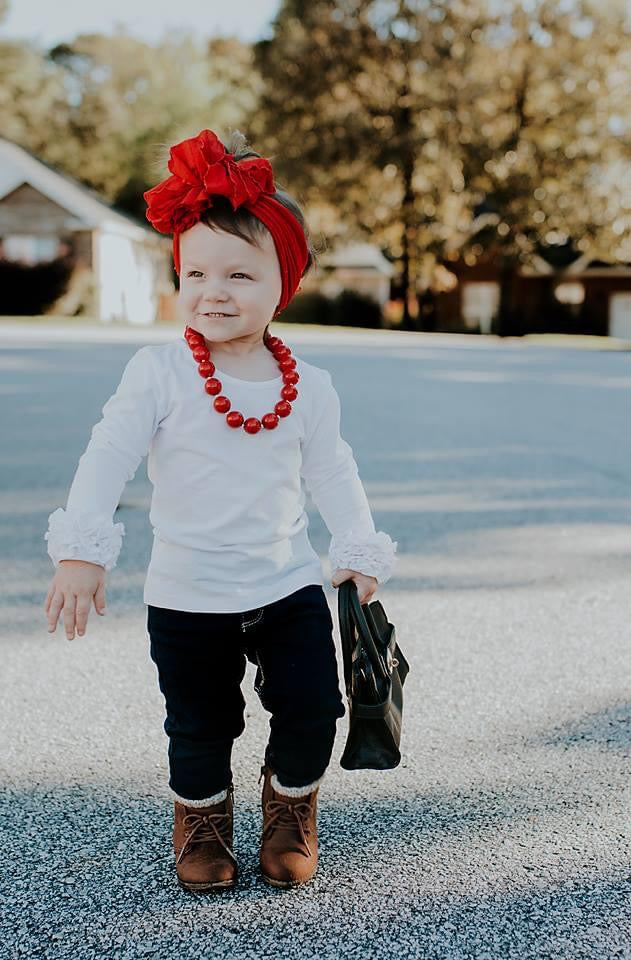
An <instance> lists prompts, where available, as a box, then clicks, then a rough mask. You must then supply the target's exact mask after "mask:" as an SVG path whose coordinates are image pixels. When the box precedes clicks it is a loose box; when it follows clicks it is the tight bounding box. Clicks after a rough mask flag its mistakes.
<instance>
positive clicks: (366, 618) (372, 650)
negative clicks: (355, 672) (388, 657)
mask: <svg viewBox="0 0 631 960" xmlns="http://www.w3.org/2000/svg"><path fill="white" fill-rule="evenodd" d="M338 590H339V591H340V625H344V627H345V629H346V630H347V631H348V632H349V633H352V631H351V630H350V629H349V624H348V619H349V614H350V615H351V618H352V620H354V622H355V627H356V628H357V632H358V633H359V635H360V639H361V641H362V643H363V645H364V647H365V649H366V652H367V653H368V656H369V657H370V661H371V663H372V665H373V667H374V669H375V670H376V671H377V673H378V674H379V675H380V676H381V677H382V679H384V680H389V678H390V674H389V672H388V668H387V666H386V664H385V663H384V661H383V657H382V656H381V654H380V653H379V651H378V650H377V647H376V646H375V641H374V639H373V634H372V632H371V628H372V630H373V631H374V634H375V636H379V631H378V630H377V626H376V624H375V621H374V618H373V615H372V612H371V610H370V607H369V605H368V604H367V603H365V604H361V603H360V602H359V596H358V594H357V586H356V584H355V583H354V581H353V580H345V581H344V582H343V583H341V584H340V585H339V587H338ZM369 624H370V626H369Z"/></svg>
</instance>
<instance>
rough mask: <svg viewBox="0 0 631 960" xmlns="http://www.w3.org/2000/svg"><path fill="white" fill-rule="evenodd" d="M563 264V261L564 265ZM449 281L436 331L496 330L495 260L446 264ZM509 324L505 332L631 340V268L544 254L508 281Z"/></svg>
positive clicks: (436, 307) (438, 297)
mask: <svg viewBox="0 0 631 960" xmlns="http://www.w3.org/2000/svg"><path fill="white" fill-rule="evenodd" d="M564 260H565V262H563V261H564ZM442 269H443V271H444V274H445V275H448V276H449V279H450V282H445V283H444V284H443V287H442V290H441V291H440V292H437V293H435V294H434V296H433V298H432V299H433V311H432V312H433V317H432V329H434V330H442V331H460V332H480V333H489V332H491V331H494V330H495V325H496V317H497V311H498V306H499V299H500V282H501V273H500V267H499V264H498V263H497V262H496V261H494V260H493V259H489V258H484V257H480V258H479V259H478V260H477V261H476V263H474V264H471V263H469V264H468V263H466V262H465V259H458V260H455V261H451V262H445V263H444V264H443V267H442ZM507 288H508V298H507V299H508V307H509V321H508V327H507V328H506V329H504V330H503V331H502V332H504V333H509V334H517V335H520V334H524V333H559V332H561V333H575V334H592V335H597V336H612V337H619V338H622V339H627V340H631V264H613V263H603V262H601V261H594V260H591V259H590V258H589V257H588V256H586V255H578V254H572V253H571V252H569V251H568V252H567V253H566V255H565V256H560V254H559V253H558V252H557V254H556V255H555V253H554V252H553V251H551V250H550V251H545V252H542V253H540V254H539V255H537V256H535V257H533V258H532V261H531V263H530V264H529V265H520V266H518V267H517V268H516V269H515V270H514V271H513V272H512V274H511V275H510V277H509V278H508V280H507Z"/></svg>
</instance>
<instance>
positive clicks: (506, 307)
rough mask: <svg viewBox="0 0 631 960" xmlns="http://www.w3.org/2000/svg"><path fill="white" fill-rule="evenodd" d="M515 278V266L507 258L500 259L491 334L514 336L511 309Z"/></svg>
mask: <svg viewBox="0 0 631 960" xmlns="http://www.w3.org/2000/svg"><path fill="white" fill-rule="evenodd" d="M514 276H515V264H514V262H513V260H512V259H511V258H509V257H502V259H501V262H500V277H499V283H500V297H499V305H498V308H497V317H496V319H495V324H494V327H495V329H494V330H493V333H496V334H497V335H498V336H500V337H508V336H511V335H514V333H515V331H514V330H513V326H514V323H513V320H514V317H513V309H512V290H513V278H514Z"/></svg>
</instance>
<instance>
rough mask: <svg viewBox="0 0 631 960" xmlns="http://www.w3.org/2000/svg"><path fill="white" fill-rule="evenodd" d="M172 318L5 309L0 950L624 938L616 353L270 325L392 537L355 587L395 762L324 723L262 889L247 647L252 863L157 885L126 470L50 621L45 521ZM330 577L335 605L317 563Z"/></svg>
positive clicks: (625, 372)
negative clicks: (368, 588) (97, 542)
mask: <svg viewBox="0 0 631 960" xmlns="http://www.w3.org/2000/svg"><path fill="white" fill-rule="evenodd" d="M279 327H280V325H279ZM64 331H65V332H64ZM172 335H173V333H172V332H171V331H165V330H159V331H155V330H147V331H131V332H129V331H125V332H123V333H120V334H119V332H117V331H116V330H113V331H112V332H111V333H110V334H108V333H107V332H104V331H102V330H96V331H92V332H90V331H89V330H88V331H84V332H83V333H82V332H81V331H77V330H73V331H72V332H71V333H68V328H57V327H53V326H50V327H48V328H41V329H40V328H36V329H35V328H34V329H27V328H25V327H22V326H20V325H5V326H4V327H3V326H2V325H1V324H0V368H1V379H0V403H1V405H2V415H1V417H0V438H1V445H0V462H1V471H0V519H1V530H0V538H1V546H2V549H1V554H0V561H1V563H2V579H1V581H0V584H1V585H0V596H1V600H2V609H3V616H2V623H3V628H2V632H1V643H2V671H1V676H2V695H1V697H0V731H1V732H0V777H1V785H2V793H1V796H0V830H1V831H2V850H3V858H2V863H3V866H2V871H1V875H0V944H2V946H1V947H0V956H2V958H4V957H7V958H22V957H26V958H40V957H42V958H43V957H46V958H54V960H62V958H63V960H66V958H68V960H92V958H95V960H96V958H99V960H102V958H116V960H135V958H144V957H152V958H156V960H167V958H177V960H200V958H204V960H206V958H207V960H224V958H225V960H228V958H229V960H248V958H257V960H267V958H270V960H271V958H274V960H294V958H295V960H311V958H313V960H316V958H317V960H355V958H362V960H364V958H370V960H372V958H397V960H399V958H400V960H452V958H453V960H465V958H475V960H513V958H515V960H516V958H519V960H522V958H523V960H529V958H548V957H550V958H564V960H565V958H567V960H583V958H590V960H596V958H597V960H610V958H626V957H631V946H630V944H631V909H630V897H629V893H630V890H631V888H630V885H629V880H628V877H629V863H630V852H631V827H630V809H631V804H630V802H629V801H630V798H631V792H630V790H629V770H630V765H629V745H630V741H631V734H630V726H629V717H630V713H631V695H630V688H629V677H630V667H631V657H630V643H629V634H630V628H629V623H630V622H631V591H630V589H629V584H630V580H631V564H630V561H631V448H630V442H629V424H630V422H631V352H630V351H624V350H609V349H602V350H601V349H598V348H597V346H596V347H594V346H593V345H592V347H591V348H589V349H574V348H572V347H568V346H558V345H557V346H551V345H546V344H543V343H532V342H528V341H518V340H511V341H507V342H502V341H498V340H495V339H488V340H487V339H485V338H480V337H454V338H450V337H446V336H443V337H440V336H439V337H433V336H424V335H422V334H401V335H398V334H396V333H394V332H392V333H388V332H381V331H375V332H370V331H366V332H362V331H353V330H349V331H343V330H342V331H320V330H317V329H308V328H295V329H293V330H292V329H289V328H287V329H285V328H283V329H282V333H281V335H282V336H283V337H284V339H286V341H287V342H288V343H289V344H290V346H292V347H293V349H294V350H295V352H296V353H297V354H298V356H301V357H302V358H304V359H305V360H307V361H309V362H312V363H315V364H316V365H318V366H323V367H326V368H327V369H328V370H330V372H331V375H332V378H333V382H334V384H335V386H336V388H337V390H338V392H339V394H340V397H341V401H342V433H343V435H344V437H345V438H346V439H347V440H348V442H349V443H350V444H351V446H352V448H353V450H354V453H355V457H356V460H357V463H358V466H359V471H360V476H361V478H362V480H363V482H364V486H365V489H366V492H367V494H368V497H369V500H370V503H371V506H372V509H373V515H374V518H375V523H376V525H377V529H378V530H380V529H382V530H385V531H386V532H388V533H389V534H390V536H391V537H392V538H393V539H394V540H397V541H398V545H399V546H398V567H397V571H396V573H395V575H394V577H393V578H392V580H391V581H390V582H389V583H387V584H385V585H383V586H382V587H380V588H379V590H378V592H377V594H376V596H375V599H379V600H381V602H382V603H383V605H384V607H385V609H386V612H387V613H388V616H389V618H390V620H391V621H392V622H393V623H394V624H395V626H396V628H397V635H398V638H399V642H400V644H401V646H402V648H403V650H404V652H405V654H406V656H407V658H408V660H409V661H410V666H411V672H410V675H409V677H408V680H407V682H406V686H405V709H404V731H403V742H402V753H403V759H402V762H401V765H400V766H399V767H398V768H396V769H395V770H391V771H386V772H377V771H354V772H348V771H345V770H342V768H341V767H340V765H339V758H340V756H341V754H342V750H343V747H344V741H345V738H346V731H347V718H346V717H345V718H344V719H343V720H342V721H341V722H340V724H339V727H338V737H337V740H336V745H335V751H334V755H333V761H332V763H331V766H330V767H329V770H328V771H327V775H326V778H325V781H324V783H323V785H322V788H321V790H320V801H319V803H320V814H319V830H320V868H319V871H318V874H317V876H316V878H315V879H314V881H312V882H311V883H310V884H308V885H306V886H304V887H303V888H299V889H297V890H294V891H288V892H287V891H281V890H275V889H272V888H270V887H268V886H267V885H265V884H264V883H263V881H262V880H261V878H260V877H259V875H258V870H257V855H258V840H259V830H260V820H261V814H260V793H259V791H260V787H259V785H258V783H257V779H258V773H259V766H260V763H261V761H262V755H263V749H264V746H265V742H266V737H267V729H268V719H269V715H268V714H267V713H265V711H264V710H263V708H262V706H261V704H260V703H259V701H258V699H257V697H256V694H255V693H254V691H253V689H252V681H253V677H254V667H253V666H252V665H248V671H247V673H246V678H245V681H244V684H243V689H244V695H245V697H246V700H247V726H246V730H245V732H244V734H243V736H242V737H241V738H240V739H239V740H238V741H237V744H236V746H235V751H234V773H235V788H236V796H235V803H236V807H235V810H236V816H235V836H236V853H237V856H238V858H239V861H240V864H241V882H240V885H239V886H238V887H237V888H236V889H235V890H234V891H229V892H225V893H223V894H215V895H210V896H209V895H201V894H190V893H187V892H185V891H183V890H181V889H180V888H179V887H178V886H177V884H176V879H175V869H174V864H173V855H172V852H171V827H172V805H171V801H170V799H169V797H168V792H167V786H166V784H167V752H166V750H167V738H166V735H165V734H164V732H163V729H162V722H163V701H162V696H161V694H160V692H159V690H158V687H157V680H156V675H155V668H154V665H153V663H152V662H151V661H150V658H149V654H148V638H147V634H146V629H145V608H144V606H143V602H142V585H143V580H144V572H145V569H146V564H147V562H148V559H149V553H150V549H151V529H150V526H149V521H148V516H147V511H148V504H149V497H150V485H149V483H148V480H147V477H146V467H145V465H144V463H143V464H142V465H141V467H140V469H139V470H138V473H137V475H136V477H135V479H134V480H133V481H132V482H131V483H129V484H128V486H127V487H126V489H125V492H124V495H123V499H122V502H121V506H120V508H119V511H118V513H117V519H119V520H122V521H123V522H124V524H125V527H126V531H127V535H126V537H125V542H124V546H123V551H122V554H121V557H120V560H119V564H118V566H117V567H116V568H115V570H113V571H112V572H111V573H110V574H109V576H108V613H107V616H106V617H104V618H98V617H95V616H94V612H93V613H92V615H91V618H90V621H89V624H88V630H87V634H86V636H85V637H83V638H77V639H75V640H74V641H72V642H68V641H67V640H66V639H65V635H64V632H63V629H62V628H61V627H59V628H58V630H57V633H56V634H55V635H49V634H48V633H47V630H46V623H45V618H44V614H43V610H42V604H43V600H44V597H45V594H46V591H47V588H48V584H49V582H50V579H51V577H52V573H53V567H52V564H51V562H50V560H49V558H48V556H47V554H46V544H45V542H44V539H43V536H44V532H45V530H46V520H47V516H48V514H49V513H51V512H52V511H53V510H54V509H56V508H57V507H58V506H63V505H64V504H65V498H66V495H67V491H68V487H69V484H70V481H71V479H72V475H73V473H74V470H75V468H76V464H77V460H78V458H79V456H80V454H81V453H82V452H83V449H84V448H85V445H86V443H87V441H88V439H89V434H90V429H91V427H92V425H93V424H94V423H95V422H96V421H97V420H98V419H99V417H100V411H101V408H102V406H103V404H104V403H105V401H106V400H107V398H108V397H109V396H110V394H111V393H112V392H113V390H114V389H115V387H116V384H117V382H118V379H119V377H120V374H121V371H122V369H123V366H124V364H125V362H126V361H127V360H128V359H129V357H130V356H131V355H132V353H133V352H134V351H135V350H136V349H137V348H138V346H139V345H140V343H142V342H160V341H161V340H164V339H168V337H169V336H172ZM309 507H310V510H309V516H310V527H309V530H310V535H311V539H312V542H313V544H314V547H315V548H316V550H317V552H318V553H319V554H320V556H321V557H322V561H323V566H324V570H325V573H327V575H328V574H329V572H330V571H329V569H328V560H327V558H326V552H327V548H328V541H329V536H328V532H327V530H326V527H325V526H324V523H323V521H322V519H321V518H320V517H319V515H318V514H317V511H316V510H315V508H314V507H313V505H312V504H311V503H310V504H309ZM326 592H327V598H328V600H329V603H330V605H331V610H332V612H333V613H334V621H335V622H336V624H337V593H336V591H335V590H334V589H333V588H332V587H331V586H330V580H327V587H326ZM336 639H337V640H338V642H339V637H336Z"/></svg>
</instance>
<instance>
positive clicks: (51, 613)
mask: <svg viewBox="0 0 631 960" xmlns="http://www.w3.org/2000/svg"><path fill="white" fill-rule="evenodd" d="M63 605H64V595H63V593H60V592H59V591H57V592H56V593H54V594H53V596H52V599H51V601H50V606H49V608H48V632H49V633H54V631H55V630H56V629H57V620H58V619H59V614H60V613H61V610H62V607H63Z"/></svg>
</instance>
